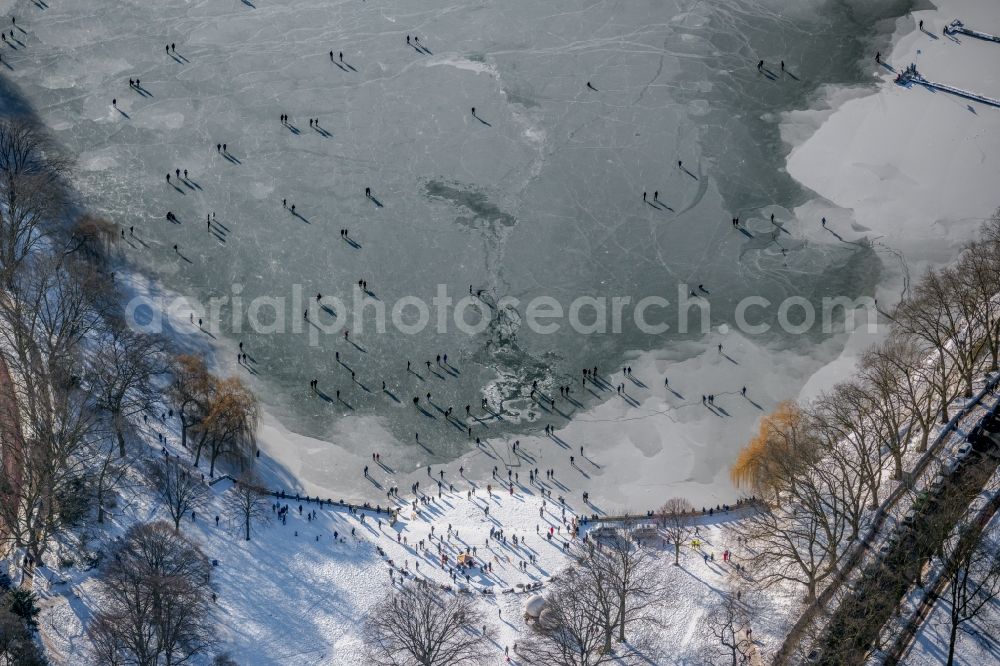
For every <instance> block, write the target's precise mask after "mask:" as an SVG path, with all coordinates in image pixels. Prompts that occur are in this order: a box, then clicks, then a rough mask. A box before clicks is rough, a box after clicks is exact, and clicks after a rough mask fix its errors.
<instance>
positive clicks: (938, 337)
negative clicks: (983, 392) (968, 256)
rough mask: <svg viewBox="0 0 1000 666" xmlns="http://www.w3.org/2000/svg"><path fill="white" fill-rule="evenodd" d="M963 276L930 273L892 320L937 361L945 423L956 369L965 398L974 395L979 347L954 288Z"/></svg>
mask: <svg viewBox="0 0 1000 666" xmlns="http://www.w3.org/2000/svg"><path fill="white" fill-rule="evenodd" d="M961 283H962V280H961V276H958V275H957V274H956V273H955V271H954V270H953V269H947V268H946V269H943V270H941V271H929V272H928V273H926V274H925V275H924V276H923V278H922V279H921V280H920V282H919V283H917V286H916V288H915V289H914V290H913V294H912V296H910V297H909V298H905V299H903V300H902V301H900V303H899V305H897V306H896V311H895V313H894V315H893V319H894V320H895V322H896V325H897V326H898V327H899V330H900V331H902V332H904V333H905V334H907V335H909V336H910V337H911V338H913V339H914V340H916V341H918V342H920V343H922V345H923V347H924V349H926V350H927V352H928V354H930V353H933V354H935V355H936V356H937V358H938V365H937V370H938V374H937V376H936V378H935V388H936V389H937V390H938V393H939V395H940V400H941V422H942V423H946V422H947V421H948V419H949V416H948V403H950V402H951V400H952V399H953V398H954V397H955V394H954V389H953V384H952V382H951V381H950V378H949V376H948V372H949V370H951V369H954V370H955V372H956V373H957V374H958V376H959V380H960V381H959V383H960V385H964V389H965V390H964V393H965V396H966V397H971V396H972V374H973V369H974V367H975V361H976V354H977V352H978V344H977V341H976V339H975V336H974V335H973V334H972V331H971V330H970V326H971V322H970V321H968V320H967V319H966V316H965V312H964V311H963V309H962V307H961V306H960V304H959V303H958V301H957V298H956V294H955V291H954V290H955V288H956V286H957V287H958V288H959V289H964V287H963V286H961Z"/></svg>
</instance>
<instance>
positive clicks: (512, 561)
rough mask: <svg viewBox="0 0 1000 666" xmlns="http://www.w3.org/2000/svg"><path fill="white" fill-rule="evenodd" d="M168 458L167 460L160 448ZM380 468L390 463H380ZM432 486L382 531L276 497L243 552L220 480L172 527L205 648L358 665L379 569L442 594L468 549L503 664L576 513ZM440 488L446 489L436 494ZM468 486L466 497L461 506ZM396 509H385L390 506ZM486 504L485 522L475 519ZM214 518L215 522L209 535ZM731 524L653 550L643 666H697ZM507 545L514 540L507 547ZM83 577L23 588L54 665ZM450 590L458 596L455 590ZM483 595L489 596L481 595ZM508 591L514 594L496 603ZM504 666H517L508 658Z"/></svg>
mask: <svg viewBox="0 0 1000 666" xmlns="http://www.w3.org/2000/svg"><path fill="white" fill-rule="evenodd" d="M156 428H159V429H161V430H162V431H167V432H168V433H169V429H168V428H166V427H163V426H161V425H160V424H154V426H153V428H150V429H149V430H147V431H146V432H147V434H148V435H149V439H150V440H151V441H152V442H153V443H152V444H150V447H149V448H150V450H149V454H150V455H153V456H155V455H157V454H156V451H157V448H156V447H157V446H158V444H157V443H155V442H156V440H155V435H154V434H153V433H154V432H155V429H156ZM169 434H171V435H172V434H173V433H169ZM171 450H173V451H176V449H174V448H173V447H171ZM175 455H176V453H175ZM383 463H384V464H385V465H386V466H387V467H388V466H391V465H392V461H391V460H389V461H383ZM372 467H376V465H375V464H374V463H373V464H372ZM132 480H133V481H135V479H134V478H133V479H132ZM445 482H446V485H445V491H444V492H443V494H442V495H441V496H440V497H438V495H437V493H436V491H435V492H431V493H430V496H431V497H432V498H433V499H432V503H431V504H430V505H429V506H425V507H422V508H421V510H420V511H419V513H414V512H413V510H412V505H411V506H410V507H409V508H404V509H403V510H401V511H400V518H399V520H398V521H397V523H396V525H395V526H390V525H389V524H388V522H387V521H386V516H385V515H384V514H379V515H376V514H374V513H368V514H367V515H366V516H365V518H364V520H362V519H361V514H352V513H350V512H349V511H347V510H344V509H340V508H331V507H330V506H329V505H326V506H325V507H324V508H323V509H320V508H319V506H318V505H317V504H316V503H315V502H311V503H309V502H298V501H295V500H294V499H288V500H276V502H278V503H280V504H285V503H287V504H288V505H289V507H290V509H289V513H288V516H287V522H286V523H284V524H282V522H281V520H280V519H278V518H277V515H276V514H275V515H272V522H271V523H270V524H268V525H257V526H255V528H254V533H253V537H252V540H251V541H249V542H247V541H244V540H243V538H242V534H241V532H240V527H239V526H234V525H232V524H231V523H230V521H229V519H228V516H227V513H226V511H225V507H224V501H225V494H226V492H227V490H228V488H229V487H230V486H231V483H230V482H229V481H226V480H223V481H220V482H218V483H216V484H215V485H214V486H212V492H211V498H210V504H209V506H206V507H203V508H202V509H201V510H200V511H199V513H198V516H197V519H196V520H194V521H192V520H191V519H190V517H188V518H185V519H184V521H183V522H182V525H181V529H182V531H183V533H184V534H185V535H187V536H188V537H189V538H192V539H193V540H194V541H195V542H196V543H198V544H199V545H200V547H201V548H202V549H203V550H204V552H205V554H206V555H207V556H208V557H209V558H210V559H213V560H217V561H218V566H217V567H215V568H214V569H213V580H212V589H213V591H214V592H215V593H216V594H217V595H218V600H217V604H218V605H217V609H216V610H215V619H216V621H217V623H218V639H219V645H218V647H217V651H218V652H223V651H225V652H228V653H229V654H230V655H231V656H232V657H233V658H235V659H236V660H237V662H238V663H240V664H243V665H245V666H257V665H267V664H275V665H277V664H281V665H285V664H331V665H341V664H344V665H350V666H354V665H358V666H360V665H363V664H367V663H369V662H368V661H367V659H366V657H365V656H364V652H363V649H362V645H361V642H360V634H359V628H360V626H361V622H362V619H363V617H364V615H365V614H366V613H367V612H368V611H370V610H371V608H372V607H373V606H374V604H375V603H377V602H378V601H379V600H380V599H381V598H382V596H383V595H385V594H386V593H388V592H389V590H390V589H391V588H392V586H393V585H394V584H395V585H398V584H399V582H398V581H399V580H400V575H399V573H396V574H395V581H396V582H395V583H394V582H393V581H392V579H391V577H390V570H391V569H393V568H394V569H395V571H396V572H399V571H406V572H407V577H408V578H409V577H412V576H419V577H422V578H426V579H429V580H432V581H434V582H436V583H441V584H453V585H454V584H455V583H452V581H450V580H449V575H448V572H447V571H446V570H445V569H443V568H442V567H441V566H440V564H439V562H440V560H439V556H438V554H437V548H438V545H439V544H440V545H441V546H442V548H443V552H444V553H445V554H447V555H449V557H450V560H451V562H452V563H454V558H455V556H456V555H457V554H458V553H459V552H463V551H464V550H465V549H466V548H475V549H476V553H475V554H476V558H477V561H480V562H481V561H484V560H485V561H489V562H491V563H492V564H493V572H492V574H491V575H488V576H486V575H482V574H475V575H473V576H472V578H471V580H470V581H468V583H467V587H468V588H469V589H471V590H472V591H473V592H474V593H475V594H476V595H477V599H479V603H480V605H481V606H482V609H483V612H484V615H485V617H486V618H487V620H488V622H489V624H490V625H491V627H492V628H493V629H494V630H495V635H496V638H495V648H496V663H498V664H500V663H505V661H504V647H507V646H509V647H511V648H512V649H513V646H514V644H515V643H516V642H518V641H522V642H523V641H524V639H525V637H526V636H529V635H530V631H531V629H530V628H529V627H528V626H527V625H526V624H525V623H524V621H523V608H522V606H523V604H524V602H525V600H526V599H527V597H528V596H529V595H528V594H525V593H523V592H520V590H519V588H518V585H519V584H530V583H535V582H542V583H543V588H542V591H543V593H544V583H545V582H546V581H547V580H548V579H549V578H550V577H551V576H553V575H556V574H558V572H559V570H560V569H562V568H563V567H565V566H566V565H567V563H568V561H569V560H568V555H567V553H566V552H565V551H564V549H563V544H564V543H566V541H567V531H566V529H567V526H568V525H569V524H570V523H571V522H572V520H573V518H574V517H575V511H574V509H576V510H579V509H581V508H583V507H580V506H579V503H576V502H574V501H572V500H570V501H569V502H568V503H567V509H566V511H565V513H564V512H563V510H562V508H561V506H560V504H559V502H558V501H557V497H558V492H559V489H558V484H557V483H554V482H553V483H546V484H540V485H534V484H527V483H524V480H523V479H522V483H520V484H516V486H515V492H514V494H513V495H511V494H509V493H507V492H499V493H498V492H496V491H495V490H494V492H493V494H492V496H490V495H489V494H488V492H487V489H486V487H485V485H484V484H476V483H470V482H468V481H465V480H462V479H456V478H454V477H452V476H451V475H446V476H445ZM452 483H453V484H454V485H455V490H454V492H451V491H449V490H448V489H447V488H448V485H450V484H452ZM426 485H430V482H429V481H428V482H427V483H426ZM542 486H546V487H547V488H548V489H550V490H551V491H552V493H553V499H551V500H545V499H542V497H541V492H540V491H541V487H542ZM473 489H475V494H474V496H471V497H470V495H469V492H470V491H471V490H473ZM404 497H405V495H404ZM300 504H301V506H302V513H301V514H300V513H299V506H300ZM401 504H402V502H399V501H397V502H396V506H400V505H401ZM156 506H157V501H156V500H155V498H154V496H153V495H152V494H151V492H150V491H149V489H148V488H146V487H145V486H143V485H141V484H138V485H133V484H128V489H127V490H126V491H125V492H124V493H123V497H122V500H121V502H120V503H119V506H118V507H117V508H116V509H115V510H114V512H113V513H112V515H111V517H110V522H109V525H108V528H107V531H106V532H101V533H99V534H95V535H94V538H95V539H98V540H99V539H105V538H113V535H114V534H116V533H118V532H119V531H120V529H121V528H122V527H124V526H127V525H129V524H131V523H133V522H135V521H147V520H154V519H167V520H169V517H168V516H167V515H166V513H165V511H163V510H162V509H160V510H159V511H158V510H157V509H156ZM487 506H488V507H489V514H488V515H487V514H486V512H485V511H484V507H487ZM310 511H315V512H316V518H315V519H314V520H310V519H309V517H308V514H309V512H310ZM216 515H219V516H220V523H219V526H218V527H216V524H215V516H216ZM738 515H739V511H733V512H731V513H728V514H717V515H716V516H715V517H713V518H711V519H709V518H708V517H706V518H704V519H702V524H701V525H700V528H699V529H700V536H699V538H700V540H701V541H702V542H703V545H702V546H701V549H700V550H697V551H696V550H694V549H693V548H690V547H687V548H685V549H684V552H683V554H682V560H681V566H680V567H674V566H671V564H672V560H673V550H672V547H670V546H667V547H666V548H663V547H662V544H658V545H656V546H655V547H656V548H657V549H658V550H659V551H660V554H659V555H658V557H660V558H661V560H662V562H663V566H662V568H661V574H662V576H663V579H664V581H665V582H666V583H667V584H668V585H669V589H670V593H669V595H668V596H667V597H666V598H665V599H664V603H663V606H662V609H661V612H660V616H659V618H658V619H659V621H660V622H662V625H661V626H660V627H656V628H647V629H644V630H643V631H641V632H638V633H637V634H636V638H644V639H647V642H648V643H649V644H650V647H649V648H647V650H652V652H647V656H648V657H649V658H650V659H651V661H652V662H653V663H657V664H671V663H677V664H681V663H695V662H696V661H698V659H699V658H700V657H701V656H703V655H704V654H706V649H707V638H706V636H705V635H704V627H703V623H704V616H705V614H706V613H707V612H708V611H709V610H710V609H711V607H712V605H713V604H714V603H715V602H717V601H718V600H720V599H721V595H722V594H724V593H725V592H727V591H735V590H737V589H741V590H743V591H744V592H746V591H747V589H748V587H747V586H746V583H745V581H743V580H742V579H741V577H740V575H739V574H737V573H736V572H735V570H734V568H733V566H732V564H725V563H723V562H722V552H723V550H725V549H729V550H731V551H734V558H735V562H738V561H740V549H739V548H738V547H736V544H735V543H733V541H731V540H729V539H728V537H727V531H726V530H725V525H726V523H727V522H728V521H729V520H732V519H734V518H736V517H737V516H738ZM380 520H381V524H380V523H379V521H380ZM432 528H433V533H434V539H433V540H431V530H432ZM449 528H450V529H451V531H450V533H449ZM491 528H495V529H498V530H500V529H502V530H503V531H504V536H505V537H506V543H498V542H497V540H496V539H492V540H490V545H489V546H487V544H486V542H487V540H488V539H489V536H490V529H491ZM550 528H554V529H556V530H558V532H556V533H555V534H554V538H552V539H548V538H546V536H545V534H546V531H547V530H548V529H550ZM514 536H517V537H518V541H519V542H520V543H519V545H518V546H516V547H515V546H514V545H513V537H514ZM441 537H443V539H441ZM403 539H405V541H406V543H404V542H403V541H402V540H403ZM421 540H424V541H425V546H426V548H424V549H421V548H419V543H420V541H421ZM578 543H579V541H578V540H577V541H574V542H573V544H574V545H575V544H578ZM94 545H95V546H96V545H97V543H96V542H95V544H94ZM376 547H381V548H382V549H383V550H384V552H385V557H382V556H380V555H379V554H378V553H377V552H376ZM529 554H530V555H534V556H535V563H534V564H528V565H527V569H526V571H525V572H522V571H521V570H520V564H521V563H522V562H528V560H529V557H528V556H529ZM705 555H709V556H714V561H713V560H712V558H711V557H710V558H709V559H707V560H706V559H705V557H704V556H705ZM53 559H56V558H53ZM389 560H391V561H392V566H390V564H389ZM97 571H98V569H90V570H84V569H83V568H82V567H79V566H72V567H67V568H65V569H63V570H61V571H58V572H55V571H52V570H50V569H42V570H40V574H41V575H40V576H36V581H38V583H41V582H42V580H43V579H42V576H45V577H47V578H48V579H49V580H50V581H57V582H52V583H51V584H49V585H48V586H44V585H41V586H40V587H41V588H42V589H38V590H37V591H38V592H39V594H40V596H41V605H42V607H43V609H44V610H43V613H42V615H41V617H40V622H41V631H42V635H43V640H44V642H45V645H46V647H47V649H48V652H49V655H50V657H51V658H52V660H53V662H54V663H55V664H66V665H70V664H78V663H81V659H82V658H84V657H85V655H87V650H88V647H87V645H88V643H87V639H86V635H85V625H86V622H87V620H88V618H89V617H90V615H91V613H92V612H93V610H94V608H95V606H96V604H97V601H98V600H97V599H96V597H95V574H96V572H97ZM460 583H461V584H462V585H466V581H465V580H464V579H461V580H460ZM487 589H489V590H492V591H493V592H494V594H492V595H486V594H482V591H483V590H487ZM511 589H513V590H516V592H513V593H504V592H503V591H504V590H511ZM783 594H784V593H783V592H782V591H781V590H775V591H774V592H773V593H772V594H769V595H768V596H767V597H765V598H761V599H759V600H758V601H757V602H756V607H755V610H754V612H753V614H752V617H753V620H752V624H751V626H752V628H753V632H754V633H753V635H754V638H755V640H756V641H757V646H758V649H759V650H760V651H761V653H762V654H768V653H769V652H770V651H771V650H773V649H774V647H775V646H776V645H777V643H778V642H780V640H781V635H782V633H783V631H784V630H785V628H786V626H787V624H788V622H789V621H790V620H791V617H790V615H791V614H792V612H793V609H794V607H795V604H794V603H793V602H794V598H793V597H791V596H790V595H789V596H783ZM512 654H513V653H512ZM199 663H200V662H199ZM512 663H515V664H516V663H520V661H519V660H518V659H517V658H514V659H513V662H512Z"/></svg>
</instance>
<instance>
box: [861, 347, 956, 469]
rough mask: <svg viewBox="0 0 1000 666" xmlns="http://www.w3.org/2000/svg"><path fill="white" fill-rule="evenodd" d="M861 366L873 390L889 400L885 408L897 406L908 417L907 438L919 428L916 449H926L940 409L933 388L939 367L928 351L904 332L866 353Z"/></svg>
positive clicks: (864, 377) (863, 376)
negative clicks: (929, 361)
mask: <svg viewBox="0 0 1000 666" xmlns="http://www.w3.org/2000/svg"><path fill="white" fill-rule="evenodd" d="M859 369H860V372H861V376H862V378H863V379H864V380H865V381H866V382H867V383H868V384H869V386H870V387H871V391H872V392H873V393H874V394H875V395H877V396H880V397H882V398H883V399H884V400H885V401H886V403H888V405H887V407H885V408H884V409H893V408H897V407H898V408H899V412H900V413H901V414H905V415H906V416H907V417H908V420H907V430H908V432H907V433H906V435H907V436H908V437H913V434H914V433H913V428H914V427H916V428H919V430H920V440H919V444H918V445H917V450H918V451H920V452H923V451H926V450H927V441H928V438H929V436H930V432H931V430H932V429H933V427H934V423H935V421H936V416H937V414H938V412H939V411H940V409H939V404H938V399H937V396H936V392H935V388H934V387H935V380H936V377H937V369H936V366H935V364H928V363H927V354H926V352H925V351H924V350H923V349H922V348H921V347H920V346H919V345H918V344H917V343H916V342H914V341H913V340H912V339H910V338H908V337H906V336H905V335H891V336H889V338H887V339H886V340H885V341H883V342H880V343H878V344H876V345H875V346H873V347H871V348H870V349H869V350H868V351H867V352H865V354H864V356H862V359H861V363H860V368H859ZM897 400H898V403H897V402H896V401H897ZM899 448H900V449H901V450H902V448H903V447H902V446H901V447H899ZM893 455H894V456H895V455H896V452H895V451H893Z"/></svg>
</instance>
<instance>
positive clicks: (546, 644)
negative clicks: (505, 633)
mask: <svg viewBox="0 0 1000 666" xmlns="http://www.w3.org/2000/svg"><path fill="white" fill-rule="evenodd" d="M549 590H550V591H549V594H548V595H547V596H546V598H545V607H544V609H543V610H542V614H541V616H540V617H539V620H538V625H537V627H536V628H537V632H536V634H535V636H534V637H533V638H532V639H530V640H528V642H527V645H526V647H525V652H526V654H527V655H528V657H529V661H528V663H531V664H545V665H549V664H551V665H553V666H600V665H601V664H610V663H623V664H629V663H633V660H634V658H635V655H634V653H633V652H632V650H631V648H630V647H629V646H628V645H623V646H621V650H620V652H619V653H616V652H614V651H612V650H611V649H609V648H608V646H607V643H606V631H605V626H604V625H605V623H604V621H603V619H602V617H601V616H600V614H599V613H598V612H596V610H597V607H598V606H599V605H600V600H599V599H598V598H597V595H598V594H599V590H598V589H597V588H596V587H595V586H594V585H593V581H592V578H591V577H590V576H589V575H588V574H587V573H585V572H584V571H582V570H581V569H580V568H578V567H571V568H569V569H567V570H566V571H564V572H563V573H561V574H560V575H559V577H558V578H557V579H556V580H555V581H554V583H553V585H552V586H551V587H550V588H549Z"/></svg>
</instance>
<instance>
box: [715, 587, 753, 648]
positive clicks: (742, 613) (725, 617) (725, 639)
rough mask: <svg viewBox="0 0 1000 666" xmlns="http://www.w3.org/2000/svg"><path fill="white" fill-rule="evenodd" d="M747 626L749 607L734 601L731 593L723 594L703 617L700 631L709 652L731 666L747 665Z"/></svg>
mask: <svg viewBox="0 0 1000 666" xmlns="http://www.w3.org/2000/svg"><path fill="white" fill-rule="evenodd" d="M749 625H750V608H749V605H748V603H747V600H744V599H737V598H736V595H735V594H732V593H729V592H727V593H724V594H723V595H722V599H720V600H719V602H718V603H717V604H715V605H714V606H713V607H712V610H711V611H709V612H708V614H707V615H705V622H704V625H703V629H704V632H705V635H706V638H708V640H709V641H710V648H709V651H710V653H711V654H712V655H713V656H716V657H718V658H719V660H720V661H725V662H729V663H730V664H732V666H738V665H739V664H746V663H748V662H749V661H750V654H751V651H752V649H753V644H752V643H751V642H750V640H749V639H748V638H747V633H746V629H747V627H748V626H749ZM712 663H717V662H715V661H713V662H712Z"/></svg>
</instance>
